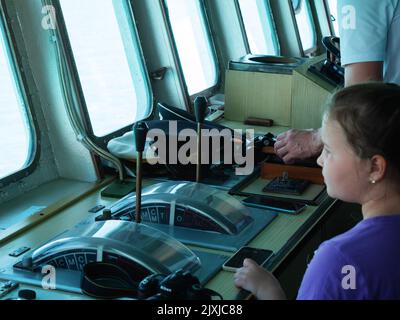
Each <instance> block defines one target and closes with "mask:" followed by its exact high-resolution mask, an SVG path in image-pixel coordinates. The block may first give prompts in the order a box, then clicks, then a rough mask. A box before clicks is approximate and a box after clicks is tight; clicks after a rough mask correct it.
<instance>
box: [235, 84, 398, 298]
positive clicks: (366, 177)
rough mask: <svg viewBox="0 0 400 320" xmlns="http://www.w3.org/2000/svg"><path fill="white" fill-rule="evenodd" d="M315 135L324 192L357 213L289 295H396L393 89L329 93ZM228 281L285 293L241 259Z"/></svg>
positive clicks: (272, 294) (267, 293) (269, 293)
mask: <svg viewBox="0 0 400 320" xmlns="http://www.w3.org/2000/svg"><path fill="white" fill-rule="evenodd" d="M321 135H322V141H323V143H324V150H323V152H322V155H321V156H320V158H319V159H318V164H319V165H320V166H322V167H323V175H324V178H325V183H326V186H327V192H328V194H329V196H331V197H332V198H337V199H340V200H342V201H345V202H351V203H359V204H361V205H362V213H363V217H364V219H363V221H362V222H360V223H359V224H358V225H357V226H355V227H354V228H353V229H352V230H350V231H348V232H346V233H344V234H342V235H339V236H338V237H335V238H333V239H331V240H329V241H326V242H324V243H323V244H322V245H321V246H320V247H319V249H318V251H317V252H316V254H315V256H314V258H313V260H312V261H311V263H310V265H309V266H308V269H307V271H306V273H305V276H304V278H303V282H302V284H301V287H300V290H299V293H298V297H297V299H298V300H324V299H335V300H339V299H351V300H355V299H367V300H374V299H389V300H392V299H400V144H399V139H400V87H399V86H397V85H393V84H381V83H368V84H361V85H357V86H353V87H349V88H346V89H343V90H341V91H339V92H337V93H336V94H335V95H334V96H333V98H332V100H331V102H330V104H329V109H328V111H327V112H326V114H325V117H324V120H323V126H322V133H321ZM235 284H236V286H237V287H240V288H243V289H246V290H248V291H251V292H252V293H253V294H254V295H255V296H256V297H257V298H258V299H285V294H284V292H283V290H282V288H281V286H280V285H279V282H278V281H277V280H276V278H274V276H273V275H272V274H271V273H269V272H267V271H265V270H264V269H262V268H261V267H260V266H258V265H256V263H255V262H253V261H252V260H249V259H247V260H245V261H244V263H243V267H242V268H241V269H239V270H238V271H237V273H236V274H235Z"/></svg>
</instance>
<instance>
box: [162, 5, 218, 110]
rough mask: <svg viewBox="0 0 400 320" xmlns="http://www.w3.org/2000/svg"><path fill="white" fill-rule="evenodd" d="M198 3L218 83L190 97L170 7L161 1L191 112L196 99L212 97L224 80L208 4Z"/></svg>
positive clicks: (179, 77)
mask: <svg viewBox="0 0 400 320" xmlns="http://www.w3.org/2000/svg"><path fill="white" fill-rule="evenodd" d="M196 1H198V2H199V4H200V11H201V14H202V17H203V19H204V22H205V26H204V27H205V30H206V32H207V34H206V36H207V38H208V41H209V45H210V49H211V54H212V55H213V56H214V60H215V71H216V76H217V81H216V83H215V85H214V86H212V87H210V88H207V89H205V90H203V91H201V92H198V93H196V94H193V95H189V91H188V88H187V85H186V80H185V76H184V72H183V69H182V64H181V62H180V58H179V53H178V47H177V45H176V41H175V37H174V33H173V30H172V25H171V22H170V19H169V13H168V5H167V3H166V0H159V3H160V8H161V11H162V15H163V19H164V25H165V27H166V30H167V34H168V41H169V43H170V46H171V48H172V54H173V57H174V62H175V67H176V69H177V74H178V79H179V83H180V87H181V90H182V93H183V95H184V100H185V104H186V108H187V110H191V109H192V104H193V102H194V100H195V99H196V97H198V96H206V97H210V96H212V95H213V94H215V93H216V92H217V91H218V90H219V89H220V87H221V80H222V77H221V59H220V57H219V55H218V52H217V50H216V45H215V41H214V37H213V32H212V26H211V23H210V19H209V14H208V7H207V3H206V2H205V1H204V0H196Z"/></svg>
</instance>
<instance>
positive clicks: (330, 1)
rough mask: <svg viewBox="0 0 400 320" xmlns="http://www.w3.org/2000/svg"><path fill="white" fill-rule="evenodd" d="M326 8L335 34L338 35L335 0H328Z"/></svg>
mask: <svg viewBox="0 0 400 320" xmlns="http://www.w3.org/2000/svg"><path fill="white" fill-rule="evenodd" d="M327 2H328V9H329V16H330V20H331V22H332V25H333V30H334V32H335V36H339V20H338V19H339V16H338V12H337V0H328V1H327Z"/></svg>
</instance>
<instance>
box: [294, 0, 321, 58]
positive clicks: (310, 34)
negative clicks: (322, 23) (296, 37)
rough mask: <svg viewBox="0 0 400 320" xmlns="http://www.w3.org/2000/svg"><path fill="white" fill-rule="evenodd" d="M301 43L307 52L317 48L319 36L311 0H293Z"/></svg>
mask: <svg viewBox="0 0 400 320" xmlns="http://www.w3.org/2000/svg"><path fill="white" fill-rule="evenodd" d="M292 4H293V9H294V11H295V15H296V22H297V26H298V29H299V33H300V38H301V43H302V45H303V50H304V51H305V52H307V51H309V50H311V49H313V48H315V46H316V45H317V37H316V32H315V25H314V19H313V16H312V12H311V6H310V2H309V0H298V1H294V0H292Z"/></svg>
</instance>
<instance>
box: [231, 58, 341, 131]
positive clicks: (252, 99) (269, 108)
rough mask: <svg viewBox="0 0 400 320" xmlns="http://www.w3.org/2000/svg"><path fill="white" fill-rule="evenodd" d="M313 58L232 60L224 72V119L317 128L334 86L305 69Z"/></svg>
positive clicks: (334, 88) (316, 59)
mask: <svg viewBox="0 0 400 320" xmlns="http://www.w3.org/2000/svg"><path fill="white" fill-rule="evenodd" d="M325 57H326V56H325V55H323V56H319V57H316V58H312V59H300V58H283V57H268V56H264V57H263V56H251V55H250V56H246V57H244V58H242V59H240V60H239V61H232V62H231V63H230V65H229V70H227V74H226V86H225V119H226V120H228V121H237V122H243V121H245V120H246V119H247V118H249V117H255V118H262V119H272V120H273V121H274V125H276V126H283V127H288V128H289V127H290V128H296V129H308V128H319V127H320V125H321V120H322V115H323V112H324V109H325V105H326V101H327V100H328V98H329V96H330V95H331V93H333V92H334V91H335V90H336V87H335V86H334V85H332V84H330V83H328V82H327V81H326V80H324V79H323V78H320V77H319V76H317V75H315V74H313V73H312V72H310V71H309V70H308V69H309V67H310V66H311V65H313V64H316V63H318V62H320V61H322V60H323V59H325Z"/></svg>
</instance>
